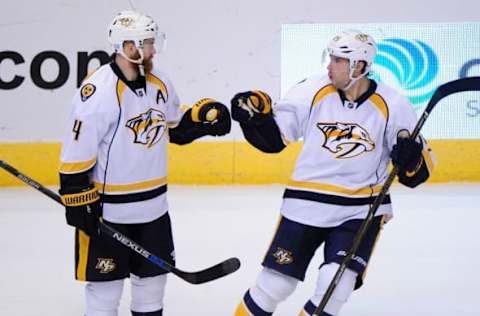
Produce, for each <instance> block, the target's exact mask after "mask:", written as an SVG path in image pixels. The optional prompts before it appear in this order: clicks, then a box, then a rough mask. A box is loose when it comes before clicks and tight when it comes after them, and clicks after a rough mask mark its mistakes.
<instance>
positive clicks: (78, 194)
mask: <svg viewBox="0 0 480 316" xmlns="http://www.w3.org/2000/svg"><path fill="white" fill-rule="evenodd" d="M60 194H61V196H62V202H63V204H64V205H65V210H66V212H65V217H66V219H67V224H68V225H70V226H74V227H76V228H78V229H80V230H83V231H84V232H85V233H86V234H87V235H89V236H90V237H95V236H97V235H98V234H99V229H98V223H99V220H100V218H101V216H102V207H101V205H100V197H99V195H98V191H97V189H96V188H94V187H93V186H91V187H88V188H84V189H73V190H72V189H71V190H69V191H68V192H64V191H60Z"/></svg>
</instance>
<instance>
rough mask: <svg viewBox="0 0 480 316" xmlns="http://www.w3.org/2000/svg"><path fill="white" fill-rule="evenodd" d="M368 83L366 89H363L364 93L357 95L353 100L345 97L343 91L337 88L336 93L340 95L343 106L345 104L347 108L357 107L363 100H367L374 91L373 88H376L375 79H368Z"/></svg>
mask: <svg viewBox="0 0 480 316" xmlns="http://www.w3.org/2000/svg"><path fill="white" fill-rule="evenodd" d="M369 81H370V83H369V85H368V89H367V91H365V93H364V94H362V95H361V96H359V97H358V98H357V99H356V100H355V101H350V100H348V99H347V98H346V97H345V93H344V92H343V91H342V90H338V94H339V95H340V99H341V100H342V104H343V106H347V107H348V108H355V109H356V108H358V107H359V106H360V105H362V103H363V102H365V101H366V100H368V98H370V96H371V95H372V94H374V93H375V90H377V83H376V82H375V80H372V79H369Z"/></svg>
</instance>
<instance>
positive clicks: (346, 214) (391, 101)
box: [273, 76, 434, 227]
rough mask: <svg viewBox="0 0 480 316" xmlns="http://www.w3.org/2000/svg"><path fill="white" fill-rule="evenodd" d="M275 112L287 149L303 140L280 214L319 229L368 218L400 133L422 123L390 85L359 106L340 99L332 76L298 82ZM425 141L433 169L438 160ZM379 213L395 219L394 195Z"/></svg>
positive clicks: (379, 88) (376, 89)
mask: <svg viewBox="0 0 480 316" xmlns="http://www.w3.org/2000/svg"><path fill="white" fill-rule="evenodd" d="M273 111H274V117H275V121H276V122H277V125H278V126H279V128H280V131H281V133H282V137H283V138H284V141H285V142H286V143H288V142H294V141H297V140H300V139H303V147H302V150H301V152H300V154H299V156H298V157H297V161H296V164H295V168H294V171H293V174H292V176H291V179H290V180H289V182H288V185H287V188H286V190H285V193H284V200H283V204H282V208H281V213H282V215H283V216H285V217H287V218H289V219H291V220H294V221H297V222H300V223H303V224H306V225H311V226H318V227H333V226H337V225H340V224H341V223H343V222H345V221H347V220H351V219H358V218H362V219H363V218H365V217H366V215H367V213H368V209H369V206H370V205H371V204H372V203H373V201H374V199H375V197H376V196H377V195H378V194H379V192H380V190H381V187H382V185H383V183H384V182H385V180H386V178H387V177H388V170H387V167H388V164H389V161H390V158H389V157H390V152H391V150H392V147H393V145H394V144H395V143H396V139H397V134H398V132H399V131H401V130H408V131H410V132H411V131H412V130H413V129H414V127H415V124H416V122H417V116H416V113H415V111H414V109H413V107H412V105H411V104H410V103H409V102H408V101H407V99H406V98H404V97H402V96H401V95H399V94H398V93H397V92H395V91H394V90H393V89H391V88H389V87H387V86H385V85H384V84H381V83H379V84H378V85H377V84H376V83H375V82H372V84H371V86H370V88H369V91H368V92H367V93H366V94H365V95H363V96H362V97H360V99H359V100H358V102H357V103H355V102H349V101H347V100H345V99H344V98H343V97H341V93H339V91H337V90H336V89H335V87H334V86H333V85H332V84H331V81H330V79H329V78H328V77H327V76H323V77H320V76H317V77H311V78H308V79H306V80H304V81H302V82H300V83H299V84H297V85H296V86H294V87H293V88H292V89H291V90H290V91H289V92H288V93H287V95H286V96H285V97H284V98H283V99H281V100H280V101H278V102H277V103H276V104H275V105H274V109H273ZM419 139H421V141H422V142H423V144H424V150H423V152H422V154H423V158H424V160H425V162H426V163H427V165H428V169H429V171H431V169H432V168H433V164H434V162H433V160H434V158H433V156H432V154H431V150H430V149H429V148H428V147H427V144H426V142H425V141H424V139H423V138H421V137H420V138H419ZM376 214H377V215H382V214H384V215H387V216H386V218H387V219H388V218H391V216H392V208H391V201H390V196H389V195H388V196H387V197H386V198H385V200H384V203H383V204H382V205H381V206H380V207H379V209H378V211H377V213H376Z"/></svg>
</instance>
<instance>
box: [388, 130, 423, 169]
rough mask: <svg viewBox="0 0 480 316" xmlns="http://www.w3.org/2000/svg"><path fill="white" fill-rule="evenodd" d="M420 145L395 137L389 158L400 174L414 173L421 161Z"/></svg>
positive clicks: (407, 139)
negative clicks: (395, 142) (394, 143)
mask: <svg viewBox="0 0 480 316" xmlns="http://www.w3.org/2000/svg"><path fill="white" fill-rule="evenodd" d="M422 148H423V146H422V144H420V143H418V142H416V141H415V140H413V139H410V138H406V137H397V144H396V145H393V149H392V152H391V153H390V157H391V158H392V163H393V164H394V165H395V166H397V168H398V170H399V171H400V172H405V171H409V172H412V171H414V170H415V169H416V168H417V166H418V165H419V163H420V162H421V159H422Z"/></svg>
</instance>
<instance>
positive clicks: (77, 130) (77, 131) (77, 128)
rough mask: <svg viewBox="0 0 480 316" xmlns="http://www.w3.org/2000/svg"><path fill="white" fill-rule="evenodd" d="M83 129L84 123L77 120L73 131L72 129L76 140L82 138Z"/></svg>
mask: <svg viewBox="0 0 480 316" xmlns="http://www.w3.org/2000/svg"><path fill="white" fill-rule="evenodd" d="M81 128H82V121H79V120H75V122H73V129H72V132H73V135H74V136H73V139H74V140H78V138H79V137H80V129H81Z"/></svg>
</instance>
